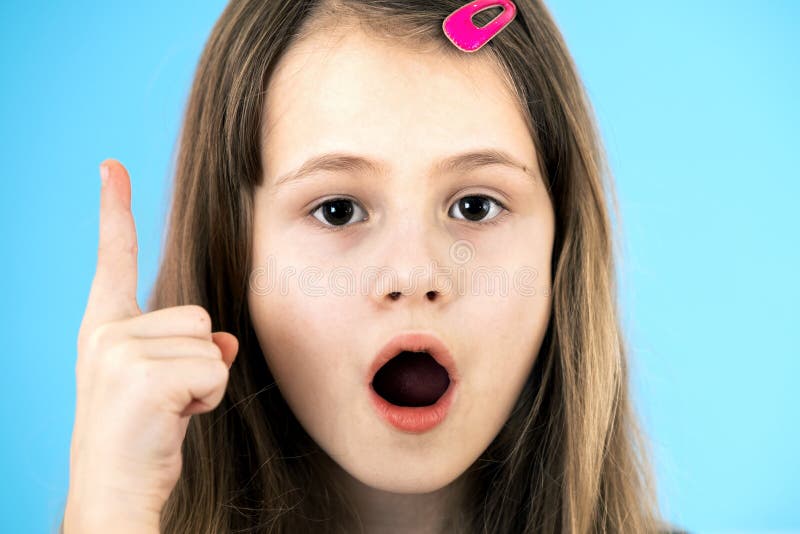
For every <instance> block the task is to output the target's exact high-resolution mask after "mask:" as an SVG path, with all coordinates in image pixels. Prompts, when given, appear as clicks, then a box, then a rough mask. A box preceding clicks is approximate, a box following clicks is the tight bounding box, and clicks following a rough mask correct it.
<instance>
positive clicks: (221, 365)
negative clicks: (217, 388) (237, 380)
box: [211, 360, 230, 385]
mask: <svg viewBox="0 0 800 534" xmlns="http://www.w3.org/2000/svg"><path fill="white" fill-rule="evenodd" d="M211 369H212V372H213V373H214V378H215V381H216V383H217V384H219V385H224V384H226V383H227V382H228V374H229V372H230V371H229V370H228V366H227V365H225V362H223V361H222V360H214V364H213V365H212V366H211Z"/></svg>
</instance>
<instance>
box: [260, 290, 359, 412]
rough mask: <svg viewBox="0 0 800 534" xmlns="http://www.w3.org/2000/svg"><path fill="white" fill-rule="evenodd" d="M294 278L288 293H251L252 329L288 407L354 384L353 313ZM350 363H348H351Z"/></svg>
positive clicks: (343, 303)
mask: <svg viewBox="0 0 800 534" xmlns="http://www.w3.org/2000/svg"><path fill="white" fill-rule="evenodd" d="M308 293H309V291H307V290H303V289H299V288H298V280H297V279H296V278H293V279H292V280H291V283H289V284H288V290H286V291H284V290H281V289H280V288H276V289H275V290H274V291H272V292H270V293H266V294H261V295H257V294H255V293H252V292H251V293H250V296H249V299H248V300H249V305H250V310H251V316H252V323H253V328H254V330H255V331H256V334H257V336H258V340H259V344H260V345H261V349H262V351H263V353H264V357H265V358H266V360H267V364H268V366H269V368H270V371H272V373H273V376H274V377H275V380H276V381H277V382H278V384H279V387H280V388H281V391H282V392H283V393H284V396H286V397H287V401H288V400H289V398H291V399H292V400H293V401H294V404H295V405H297V404H298V403H302V402H306V401H305V400H304V397H305V396H308V392H309V391H313V392H314V394H315V395H317V396H319V395H332V394H333V393H334V388H333V386H332V384H341V383H342V381H344V380H349V381H352V377H353V372H352V370H351V369H349V367H348V362H349V365H350V366H352V365H354V362H353V361H352V355H351V354H350V352H349V351H348V349H352V345H353V340H352V336H348V335H347V333H348V332H352V324H353V318H352V312H351V311H350V310H349V308H348V302H347V299H345V298H338V299H337V298H336V297H331V296H327V295H326V296H311V295H309V294H308ZM348 357H349V358H350V359H349V360H348V359H347V358H348Z"/></svg>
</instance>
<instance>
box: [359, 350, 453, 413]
mask: <svg viewBox="0 0 800 534" xmlns="http://www.w3.org/2000/svg"><path fill="white" fill-rule="evenodd" d="M449 384H450V378H449V377H448V375H447V370H446V369H445V368H444V367H442V366H441V365H439V364H438V363H436V360H434V359H433V358H432V357H431V356H430V354H428V353H426V352H408V351H403V352H401V353H400V354H398V355H397V356H395V357H394V358H392V359H391V360H389V361H388V362H387V363H386V364H385V365H384V366H383V367H381V368H380V369H379V370H378V372H377V373H376V374H375V377H374V378H373V380H372V387H373V388H374V389H375V392H376V393H378V395H380V396H381V397H383V398H384V399H386V400H387V401H389V402H391V403H392V404H396V405H398V406H429V405H431V404H434V403H435V402H436V401H437V400H438V399H439V397H441V396H442V395H443V394H444V392H445V390H447V386H448V385H449Z"/></svg>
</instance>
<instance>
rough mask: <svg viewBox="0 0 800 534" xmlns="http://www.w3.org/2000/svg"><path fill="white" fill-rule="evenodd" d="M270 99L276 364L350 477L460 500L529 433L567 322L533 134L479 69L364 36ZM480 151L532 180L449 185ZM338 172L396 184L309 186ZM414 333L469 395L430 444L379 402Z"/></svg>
mask: <svg viewBox="0 0 800 534" xmlns="http://www.w3.org/2000/svg"><path fill="white" fill-rule="evenodd" d="M337 38H341V39H340V40H339V39H337ZM267 95H268V96H267V102H266V109H265V129H264V135H263V138H262V150H263V153H262V161H263V162H264V173H265V174H264V182H263V186H261V187H259V188H258V189H257V191H256V194H255V199H254V201H255V213H254V240H253V261H254V264H253V272H252V276H251V279H250V282H251V283H250V288H249V294H248V302H249V307H250V312H251V315H252V319H253V326H254V328H255V332H256V334H257V336H258V339H259V342H260V345H261V347H262V349H263V352H264V354H265V355H266V358H267V364H268V365H269V368H270V370H271V371H272V373H273V375H274V377H275V380H276V381H277V384H278V387H279V389H280V391H281V393H282V394H283V396H284V397H285V399H286V401H287V403H288V404H289V406H290V407H291V409H292V411H293V412H294V414H295V416H296V417H297V419H298V420H299V421H300V423H301V424H302V425H303V427H304V428H305V430H306V431H307V432H308V434H309V435H310V436H311V437H312V438H314V440H315V441H316V442H317V443H318V444H319V445H320V447H321V448H322V449H323V450H324V451H325V452H326V453H327V454H328V455H329V456H330V457H331V458H332V459H333V460H334V461H335V462H336V463H337V464H338V465H339V466H341V468H343V469H344V470H345V471H346V472H347V473H349V474H350V475H352V476H353V477H355V478H356V479H358V480H359V481H361V482H362V483H364V484H366V485H368V486H371V487H373V488H377V489H382V490H386V491H392V492H399V493H426V492H430V491H434V490H436V489H439V488H442V487H444V486H446V485H447V484H449V483H450V482H452V481H453V480H455V479H456V478H458V477H459V476H460V475H461V474H462V473H463V472H464V471H465V470H466V469H467V468H468V467H469V466H470V465H471V464H472V463H473V462H474V461H475V460H476V459H477V458H478V456H479V455H480V454H481V453H482V452H483V451H484V450H485V449H486V448H487V447H488V445H489V444H490V442H491V441H492V439H493V438H494V437H495V436H496V435H497V433H498V432H499V431H500V429H501V427H502V426H503V424H504V423H505V421H506V420H507V419H508V417H509V416H510V413H511V410H512V408H513V406H514V404H515V402H516V401H517V398H518V396H519V394H520V391H521V389H522V387H523V385H524V383H525V381H526V379H527V377H528V375H529V372H530V370H531V367H532V365H533V363H534V360H535V357H536V355H537V352H538V351H539V347H540V345H541V342H542V338H543V336H544V333H545V330H546V327H547V323H548V320H549V317H550V311H551V301H550V296H549V295H550V292H549V288H550V286H551V272H550V261H551V253H552V246H553V233H554V213H553V207H552V204H551V202H550V199H549V197H548V194H547V191H546V189H545V186H544V183H543V181H542V177H541V174H540V172H539V169H538V165H537V157H536V151H535V148H534V145H533V142H532V140H531V138H530V135H529V132H528V130H527V128H526V124H525V122H524V119H523V116H522V115H521V114H520V112H519V109H518V107H517V104H516V103H515V101H514V98H513V96H512V94H511V93H510V92H509V91H508V89H507V88H506V86H505V85H504V83H503V81H502V79H501V77H500V74H499V72H498V71H496V70H495V67H493V66H492V65H490V64H489V63H487V62H485V60H484V59H482V58H480V57H479V56H468V55H467V54H466V53H465V54H463V55H462V56H459V57H449V56H445V55H442V54H436V55H434V54H421V53H419V52H410V51H408V50H404V49H403V48H402V47H401V46H399V45H398V46H397V47H392V46H390V45H387V44H385V43H383V44H382V43H379V42H377V41H373V40H371V39H370V38H369V37H368V36H366V35H364V34H361V33H351V34H348V35H345V36H344V37H342V36H341V35H339V36H336V37H334V36H330V37H324V36H323V37H315V38H313V39H311V40H308V41H305V42H302V43H300V44H298V45H296V46H295V47H293V48H292V49H291V50H290V51H289V53H288V55H286V56H285V57H284V58H283V60H282V62H281V63H280V65H279V66H278V69H277V70H276V71H275V72H274V74H273V75H272V78H271V81H270V86H269V88H268V92H267ZM479 150H494V151H498V152H502V153H505V154H507V155H508V156H509V157H510V158H513V160H516V161H517V162H519V163H521V164H522V165H524V167H525V168H526V169H527V171H526V170H523V169H522V168H517V167H514V166H510V165H503V164H497V163H494V164H485V163H486V162H487V161H489V159H488V158H472V159H471V160H470V159H468V160H466V163H469V162H470V161H471V162H472V163H473V164H477V166H475V165H473V166H469V165H461V166H451V167H446V166H441V165H439V163H440V162H442V161H444V160H446V159H447V158H450V157H451V156H454V155H458V154H462V153H465V152H471V151H479ZM334 152H335V153H346V154H347V155H349V156H350V157H352V158H364V159H365V160H370V161H372V162H374V163H373V164H374V165H377V166H380V167H381V169H373V168H370V167H369V166H367V165H366V164H363V163H362V164H355V163H352V162H351V164H350V165H338V166H336V165H329V166H326V167H324V168H322V169H318V170H316V171H315V172H312V173H310V174H306V175H305V176H303V177H302V178H295V179H292V173H294V172H296V171H297V170H298V169H299V168H300V167H301V166H303V164H304V162H306V161H307V160H309V159H310V158H315V157H317V156H319V155H321V154H326V153H334ZM462 163H463V162H462ZM481 163H484V164H483V165H480V164H481ZM286 177H288V178H289V179H288V180H286V181H282V179H283V178H286ZM281 181H282V183H279V182H281ZM465 197H469V199H468V200H467V201H466V202H464V201H463V199H465ZM336 199H344V200H339V201H338V202H331V201H333V200H336ZM326 203H327V204H326ZM326 206H327V207H326ZM368 270H369V271H371V272H372V273H375V272H376V271H377V272H381V273H382V275H381V276H382V278H381V277H379V278H378V280H381V281H382V282H383V284H382V285H381V284H380V283H378V281H376V279H375V277H374V276H367V275H366V274H365V273H366V271H368ZM387 273H391V274H387ZM459 280H460V282H459ZM370 281H371V283H370ZM459 283H460V284H461V286H459V285H458V284H459ZM392 284H393V285H392ZM437 290H438V291H439V294H438V295H436V298H433V299H431V298H429V296H430V295H429V294H428V293H429V292H430V291H437ZM394 291H398V292H400V293H401V295H400V296H399V298H392V295H391V293H392V292H394ZM531 293H532V294H531ZM411 330H414V331H419V330H425V331H429V332H433V333H435V334H436V335H437V336H438V337H439V338H441V340H443V341H444V343H445V344H446V345H447V347H448V348H449V350H450V353H451V354H452V356H453V359H454V360H455V364H456V366H457V369H458V372H459V374H460V376H461V380H460V382H459V384H458V387H457V388H456V389H455V391H456V394H455V396H454V398H453V401H452V404H451V406H450V410H449V412H448V414H447V416H446V417H445V419H444V420H443V421H442V422H441V423H440V424H438V425H437V426H435V427H433V428H431V429H429V430H427V431H424V432H409V431H402V430H398V429H397V428H396V427H394V426H392V425H391V424H389V423H388V422H387V421H386V420H385V419H383V418H382V417H380V416H379V415H378V412H377V411H376V409H375V407H374V406H373V404H372V402H371V397H370V392H369V389H368V387H367V386H366V385H365V377H366V376H367V374H368V369H369V367H370V365H371V364H372V362H373V360H374V358H375V356H376V354H377V352H378V350H379V349H380V348H381V347H382V346H383V345H384V344H385V343H386V342H387V341H388V340H389V339H390V338H392V337H394V336H395V335H396V334H398V333H401V332H407V331H411Z"/></svg>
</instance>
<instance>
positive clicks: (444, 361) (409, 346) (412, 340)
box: [367, 330, 460, 384]
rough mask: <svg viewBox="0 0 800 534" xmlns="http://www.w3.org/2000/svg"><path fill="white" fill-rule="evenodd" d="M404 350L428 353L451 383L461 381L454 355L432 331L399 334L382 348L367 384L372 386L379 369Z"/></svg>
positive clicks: (368, 375)
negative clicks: (443, 370)
mask: <svg viewBox="0 0 800 534" xmlns="http://www.w3.org/2000/svg"><path fill="white" fill-rule="evenodd" d="M404 350H407V351H411V352H427V353H428V354H430V355H431V356H432V357H433V359H434V360H436V361H437V363H439V365H441V366H442V367H444V368H445V369H446V370H447V374H448V375H449V376H450V381H451V382H458V381H459V380H460V375H459V373H458V368H457V367H456V363H455V360H454V359H453V355H452V354H451V353H450V349H448V348H447V345H446V344H445V343H444V341H442V340H441V338H439V336H437V335H436V334H434V333H433V332H431V331H424V330H414V331H408V332H403V333H400V334H397V335H396V336H394V337H393V338H391V339H390V340H389V341H388V342H387V343H386V344H385V345H384V346H383V347H381V349H380V350H379V351H378V354H377V355H376V356H375V358H374V359H373V360H372V364H371V365H370V367H369V369H368V371H367V383H368V384H372V378H373V377H374V376H375V373H377V372H378V369H380V368H381V367H382V366H383V364H385V363H386V362H388V361H389V360H391V359H392V358H394V357H395V356H397V355H398V354H399V353H400V352H402V351H404Z"/></svg>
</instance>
